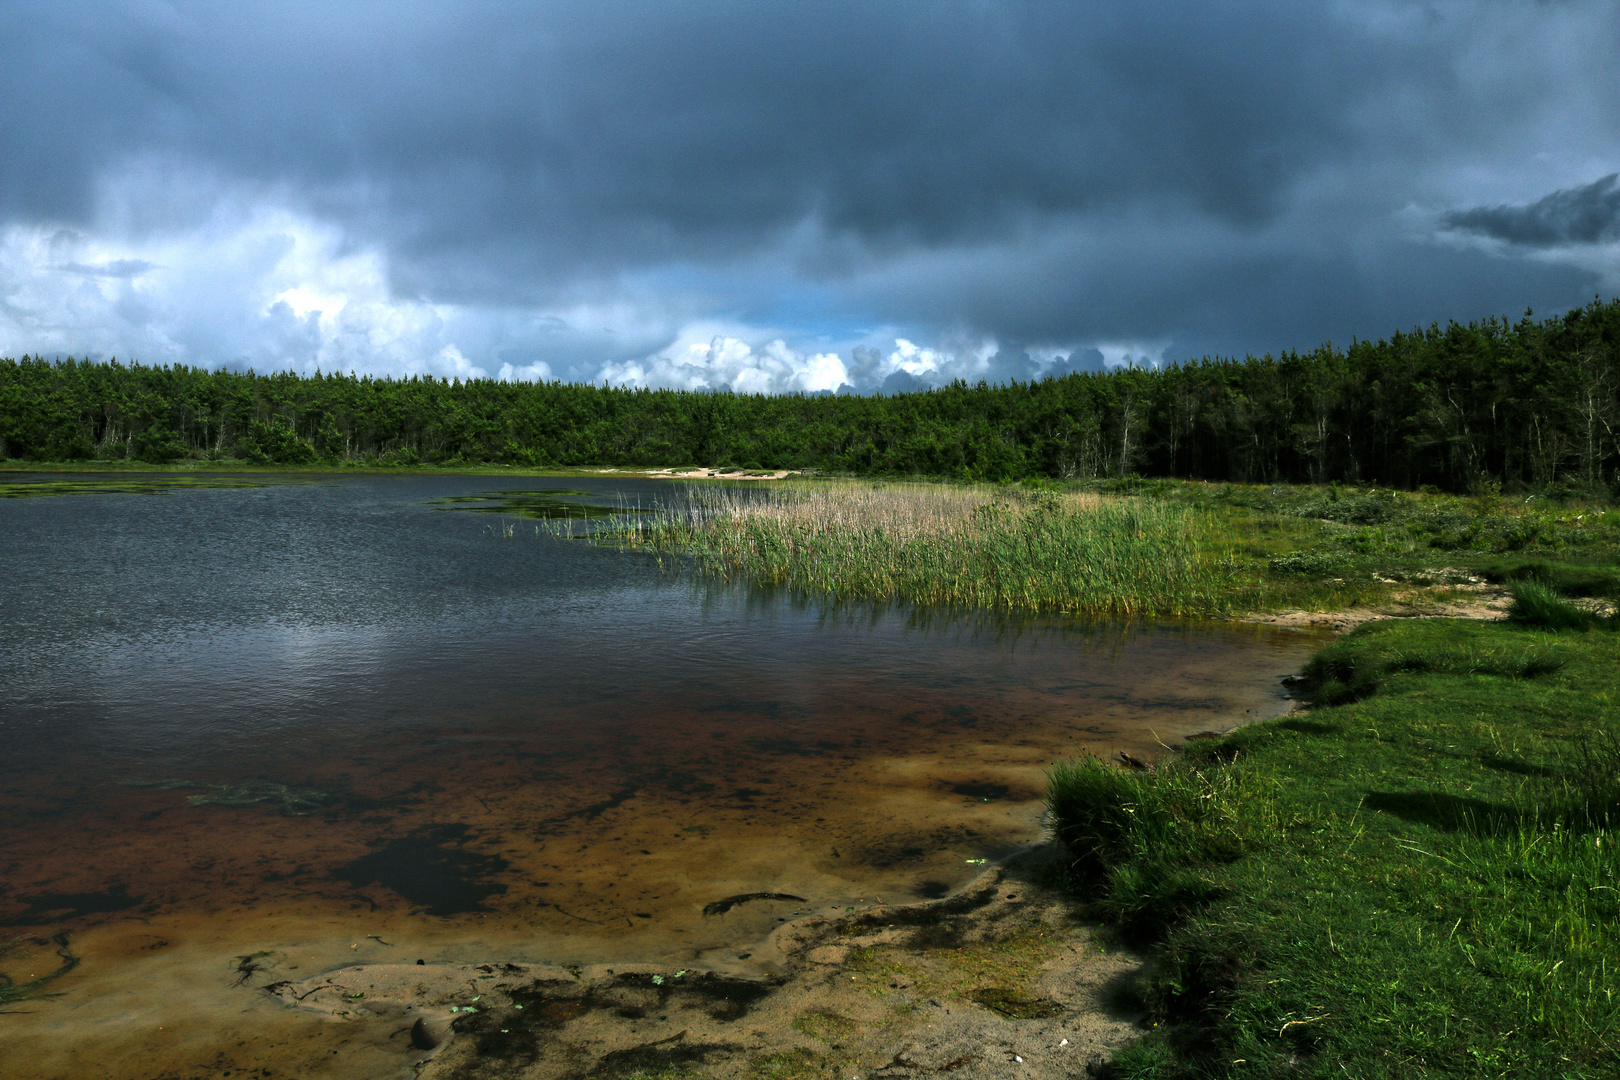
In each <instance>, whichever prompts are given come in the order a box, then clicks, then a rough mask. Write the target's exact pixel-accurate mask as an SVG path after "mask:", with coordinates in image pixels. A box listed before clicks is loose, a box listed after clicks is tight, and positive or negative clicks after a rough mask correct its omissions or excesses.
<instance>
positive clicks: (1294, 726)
mask: <svg viewBox="0 0 1620 1080" xmlns="http://www.w3.org/2000/svg"><path fill="white" fill-rule="evenodd" d="M1277 726H1278V727H1280V728H1282V729H1283V730H1284V731H1297V732H1299V734H1301V735H1337V734H1338V733H1339V732H1341V731H1343V730H1344V725H1343V724H1321V723H1317V722H1316V721H1314V720H1280V721H1278V722H1277Z"/></svg>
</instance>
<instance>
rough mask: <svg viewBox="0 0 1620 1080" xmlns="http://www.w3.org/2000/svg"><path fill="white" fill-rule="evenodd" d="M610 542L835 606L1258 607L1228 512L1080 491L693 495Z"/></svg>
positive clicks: (807, 488)
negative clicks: (1242, 570)
mask: <svg viewBox="0 0 1620 1080" xmlns="http://www.w3.org/2000/svg"><path fill="white" fill-rule="evenodd" d="M614 539H615V540H616V541H618V542H620V543H623V544H624V545H625V546H627V547H631V548H639V549H643V550H650V551H657V552H669V553H676V552H678V553H683V554H688V555H691V556H693V557H694V558H695V560H696V562H697V565H698V566H699V568H700V569H701V570H702V572H704V573H705V574H707V575H710V576H712V577H715V578H719V579H722V580H734V579H745V580H749V581H753V582H756V583H759V584H764V585H772V586H780V587H785V588H789V589H793V590H796V591H799V592H803V593H807V594H811V595H818V596H827V597H833V598H837V599H856V600H875V601H888V600H904V601H909V602H911V603H915V604H919V605H925V606H945V607H975V608H985V609H996V610H1005V611H1024V612H1032V611H1065V612H1076V613H1086V614H1107V615H1116V616H1147V615H1156V616H1197V615H1205V616H1207V615H1217V614H1224V613H1227V612H1229V611H1232V610H1234V608H1235V607H1236V606H1241V604H1242V603H1243V602H1244V599H1246V598H1245V597H1244V596H1243V591H1244V590H1243V589H1242V588H1241V583H1240V582H1238V581H1236V579H1235V577H1234V572H1233V569H1232V566H1231V564H1230V562H1229V560H1228V559H1227V556H1228V555H1229V554H1230V550H1231V547H1232V544H1233V542H1234V538H1233V537H1232V536H1231V535H1229V534H1228V532H1227V531H1226V530H1224V529H1223V528H1222V527H1221V524H1220V522H1219V521H1218V520H1217V519H1215V518H1213V517H1211V516H1210V515H1207V514H1203V513H1201V512H1199V511H1198V510H1196V509H1194V508H1189V507H1184V506H1176V505H1172V504H1168V503H1162V502H1155V501H1152V500H1146V499H1135V498H1128V497H1118V498H1104V497H1101V496H1098V495H1096V494H1091V493H1083V492H1056V491H1040V490H1036V491H1031V490H1028V489H1022V488H1015V487H996V486H989V485H944V484H922V483H901V482H894V483H862V482H835V483H829V482H811V483H788V484H782V485H779V486H772V487H770V488H766V489H763V490H760V489H750V490H738V489H736V488H732V487H720V486H713V485H701V486H691V487H688V488H685V489H683V490H682V491H681V492H680V493H679V494H678V495H677V497H676V498H675V499H673V500H672V501H671V502H670V504H669V505H667V506H666V507H665V512H664V513H663V514H661V515H658V516H656V517H653V516H649V517H645V518H636V519H635V520H631V521H628V522H627V524H626V526H625V527H624V528H623V529H622V530H620V531H619V532H617V533H616V534H615V536H614ZM1234 586H1239V587H1236V588H1235V587H1234Z"/></svg>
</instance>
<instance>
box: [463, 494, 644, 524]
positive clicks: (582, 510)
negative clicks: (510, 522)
mask: <svg viewBox="0 0 1620 1080" xmlns="http://www.w3.org/2000/svg"><path fill="white" fill-rule="evenodd" d="M592 494H593V493H592V492H588V491H574V490H571V489H568V488H540V489H537V490H532V491H481V492H478V493H476V494H473V495H447V496H445V497H443V498H439V499H434V500H433V505H434V506H435V508H436V509H439V510H462V511H466V512H468V513H473V514H502V515H505V516H508V517H517V518H528V519H530V520H534V521H556V520H569V519H574V520H584V519H590V518H604V517H614V516H617V515H622V514H626V513H637V512H639V511H635V510H626V509H625V508H623V507H617V506H599V505H597V504H594V503H584V502H578V501H576V499H577V497H578V496H582V495H583V496H586V497H589V496H591V495H592ZM566 496H572V498H569V497H566Z"/></svg>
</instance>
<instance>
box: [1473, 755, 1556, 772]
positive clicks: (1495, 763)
mask: <svg viewBox="0 0 1620 1080" xmlns="http://www.w3.org/2000/svg"><path fill="white" fill-rule="evenodd" d="M1479 763H1480V764H1481V765H1483V766H1485V767H1486V768H1487V769H1495V770H1496V771H1497V772H1507V773H1513V774H1514V775H1516V776H1535V777H1541V778H1547V777H1551V776H1556V775H1558V771H1557V770H1556V769H1549V768H1547V766H1545V765H1535V764H1532V763H1531V762H1528V761H1520V760H1519V759H1518V758H1510V757H1507V756H1505V755H1503V754H1492V753H1484V754H1481V755H1479Z"/></svg>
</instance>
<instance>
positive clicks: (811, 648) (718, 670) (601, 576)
mask: <svg viewBox="0 0 1620 1080" xmlns="http://www.w3.org/2000/svg"><path fill="white" fill-rule="evenodd" d="M13 479H16V478H15V477H14V478H13ZM297 479H299V480H302V481H305V482H297V483H287V484H277V485H271V486H265V487H247V488H243V487H226V488H212V489H210V488H188V489H184V490H177V491H174V492H171V493H167V494H87V495H64V496H60V497H49V498H33V499H17V500H6V501H4V502H0V538H3V539H0V581H4V582H5V586H4V589H3V591H0V627H4V633H3V637H0V662H3V670H4V679H3V682H0V867H3V868H4V876H3V878H0V940H5V939H7V938H9V937H11V936H13V935H16V936H19V937H22V938H25V939H26V941H25V942H24V943H23V945H22V946H20V947H19V948H18V949H16V950H14V951H13V952H12V954H10V955H9V956H7V957H0V971H4V972H6V973H8V974H10V975H11V976H12V977H13V978H17V979H19V980H21V979H22V978H25V977H27V976H28V975H32V974H35V972H34V971H33V970H32V969H33V968H35V967H40V966H42V965H45V966H48V965H49V964H50V963H51V962H52V960H51V958H50V957H49V956H48V955H47V954H48V953H50V952H53V951H55V950H56V948H57V945H55V944H52V945H49V946H47V945H45V944H42V943H45V942H48V941H49V940H50V938H51V935H55V934H61V933H64V932H65V933H66V934H67V937H66V938H65V939H63V940H65V941H66V942H68V946H67V947H68V948H69V950H70V951H73V952H74V955H76V956H80V957H82V961H83V962H82V963H80V964H79V966H78V967H77V968H75V969H74V970H73V971H72V972H70V973H69V974H67V975H66V976H64V977H63V978H62V979H60V980H58V982H57V983H55V984H53V986H52V989H53V990H56V991H62V992H63V996H62V997H60V998H52V999H34V1000H32V1001H30V1002H29V1003H28V1004H27V1009H26V1010H25V1011H22V1012H17V1013H13V1014H10V1015H0V1048H3V1047H4V1046H5V1045H6V1044H7V1042H8V1041H10V1040H19V1039H20V1040H24V1041H28V1040H32V1041H31V1042H30V1043H29V1045H32V1046H35V1047H37V1046H39V1045H41V1044H40V1042H39V1036H42V1035H43V1036H44V1037H45V1039H46V1042H47V1043H48V1044H49V1045H50V1046H51V1047H52V1051H53V1054H54V1056H51V1057H49V1059H48V1060H47V1058H45V1057H40V1056H38V1054H37V1052H35V1053H33V1054H32V1055H31V1058H30V1064H29V1065H28V1068H27V1070H26V1071H25V1072H20V1073H18V1072H16V1068H17V1062H18V1059H17V1058H16V1057H15V1055H6V1054H0V1074H4V1075H9V1074H12V1073H15V1074H17V1075H53V1074H56V1073H57V1072H59V1073H60V1074H61V1075H70V1074H72V1072H73V1070H74V1069H78V1068H82V1067H83V1062H84V1061H85V1060H86V1059H85V1058H84V1057H83V1056H80V1055H79V1052H78V1043H79V1041H80V1040H82V1039H84V1038H86V1037H87V1036H86V1034H85V1033H86V1032H87V1031H90V1030H92V1029H94V1030H95V1031H96V1032H97V1034H96V1036H95V1037H96V1039H98V1040H99V1042H98V1045H99V1046H100V1047H102V1051H101V1052H103V1053H114V1051H113V1050H111V1049H108V1048H109V1047H112V1046H114V1045H118V1046H125V1047H126V1049H125V1050H122V1051H117V1053H126V1054H128V1055H133V1056H130V1057H128V1058H127V1061H128V1062H130V1063H131V1064H129V1068H130V1069H131V1070H134V1069H136V1068H137V1067H139V1068H146V1067H148V1064H136V1063H152V1064H154V1065H155V1064H160V1063H164V1062H170V1063H172V1062H173V1061H177V1060H182V1059H183V1060H191V1059H192V1058H197V1059H198V1060H203V1059H205V1058H206V1056H207V1052H210V1051H209V1046H210V1043H209V1038H210V1036H209V1035H208V1034H207V1032H209V1031H213V1032H215V1037H217V1038H223V1035H219V1034H218V1033H219V1032H220V1031H221V1030H224V1029H228V1028H229V1024H230V1023H232V1022H234V1021H229V1020H228V1019H226V1017H227V1014H228V1015H230V1016H235V1015H237V1014H238V1013H240V1012H241V1011H242V1010H243V1009H248V1008H249V1006H248V1005H246V1004H244V1003H243V999H245V997H246V995H248V994H249V993H250V991H249V990H247V989H233V984H234V983H235V982H237V981H238V980H237V979H235V978H233V977H232V976H233V974H234V973H235V972H236V968H235V967H233V964H235V963H236V961H234V960H233V959H232V958H233V957H240V956H245V955H250V954H253V953H259V952H263V953H266V954H269V955H268V956H267V957H266V958H262V959H261V960H259V961H254V963H255V964H257V965H259V966H260V967H264V968H269V967H272V966H276V965H279V970H280V972H281V974H283V976H285V977H305V976H307V975H309V974H311V973H314V972H316V971H319V970H324V969H326V968H330V967H333V966H336V965H339V964H344V963H353V962H359V961H381V960H389V961H398V960H402V959H403V960H414V959H417V958H425V959H427V960H429V961H430V962H432V961H436V960H457V961H459V960H487V959H513V960H518V959H522V960H551V961H554V962H579V961H584V962H589V961H592V960H601V959H613V958H622V959H626V960H631V959H635V960H669V961H670V962H674V963H678V962H683V961H685V962H690V963H693V964H698V963H702V964H705V965H707V966H711V967H726V966H728V965H729V966H730V967H733V968H740V969H746V968H747V966H748V963H749V960H750V943H753V942H757V941H758V940H760V939H761V938H762V937H763V935H764V934H765V933H767V932H768V931H769V930H770V929H771V928H772V927H773V926H775V925H777V924H778V923H779V922H780V921H781V920H782V919H784V918H787V917H790V916H791V915H792V914H793V913H794V912H795V911H798V910H804V909H809V908H815V907H828V906H840V905H842V906H848V905H853V904H858V903H861V902H863V901H869V900H874V899H876V898H878V897H882V898H883V899H885V900H887V901H890V902H893V901H896V900H906V899H912V898H922V897H931V896H938V895H941V894H943V893H944V892H946V891H948V890H950V889H952V888H954V887H957V886H959V885H961V884H962V883H964V882H965V881H966V880H968V879H969V878H970V877H971V876H972V875H973V874H974V873H975V872H976V871H977V870H978V869H979V867H980V866H981V863H980V862H978V860H985V859H989V860H994V859H996V858H998V857H1000V856H1002V855H1005V854H1007V853H1009V852H1011V851H1013V850H1015V849H1017V848H1018V847H1020V846H1021V845H1024V844H1027V843H1029V842H1031V841H1032V840H1034V839H1036V838H1038V837H1039V834H1040V807H1039V801H1038V800H1039V795H1040V784H1041V772H1042V770H1043V769H1044V768H1045V767H1046V766H1048V765H1049V764H1050V763H1051V762H1052V761H1054V760H1057V759H1059V758H1062V757H1065V756H1069V755H1072V754H1074V753H1076V752H1077V751H1079V750H1081V749H1084V748H1091V749H1094V750H1096V751H1098V752H1101V753H1114V752H1117V751H1118V750H1121V749H1124V750H1129V751H1131V752H1133V753H1136V754H1138V755H1145V754H1150V753H1152V752H1154V751H1155V750H1157V749H1158V747H1159V745H1160V744H1161V743H1165V744H1169V743H1174V742H1176V741H1177V740H1178V739H1180V738H1182V737H1184V736H1185V735H1187V734H1190V733H1193V732H1196V731H1199V730H1204V729H1211V728H1215V729H1219V728H1225V727H1228V726H1230V725H1232V724H1233V723H1236V722H1240V721H1241V720H1242V719H1244V718H1245V717H1248V716H1256V715H1269V714H1272V713H1275V712H1277V711H1279V710H1280V709H1281V708H1282V707H1283V706H1284V704H1285V703H1284V702H1283V700H1282V698H1281V696H1280V694H1279V691H1278V688H1277V680H1278V678H1279V677H1280V676H1282V675H1284V674H1287V673H1289V672H1291V671H1294V670H1296V669H1297V668H1298V666H1299V664H1300V662H1301V661H1302V659H1303V658H1304V657H1305V656H1306V655H1307V654H1308V652H1309V651H1310V649H1311V648H1313V647H1314V645H1315V643H1316V641H1317V639H1316V637H1314V636H1313V635H1310V634H1306V633H1303V632H1300V631H1291V630H1275V629H1261V628H1254V627H1235V626H1229V625H1210V626H1192V625H1181V626H1137V627H1122V626H1112V625H1096V624H1082V623H1076V622H1074V621H1071V620H1058V619H1045V620H1020V621H1006V620H993V619H984V618H971V617H955V618H953V617H947V616H937V617H932V618H928V619H923V618H919V617H918V616H916V615H915V614H914V613H908V612H906V611H904V610H898V609H888V610H874V609H872V608H870V607H862V608H848V609H835V608H828V607H826V606H823V605H819V604H806V603H801V602H796V601H795V600H794V599H793V598H792V597H789V596H785V595H782V594H773V593H763V592H758V591H750V590H747V589H742V588H735V587H733V588H713V587H709V586H705V585H703V584H702V583H701V582H696V581H694V580H692V579H691V578H690V577H689V576H688V575H686V574H684V573H683V572H681V571H680V570H678V569H674V568H671V567H668V566H666V567H660V566H659V564H658V562H657V560H655V559H652V558H650V557H647V556H644V555H632V554H624V553H620V552H616V551H612V550H608V549H604V548H599V547H596V546H593V545H590V544H587V543H583V542H577V541H573V542H570V541H564V540H556V539H553V538H551V537H549V536H547V535H544V534H540V533H536V531H535V528H536V523H535V522H533V521H529V520H519V519H516V518H512V519H503V518H501V517H500V516H499V515H490V514H476V513H465V512H458V511H456V510H454V509H451V510H448V511H447V510H446V509H444V508H445V507H447V506H449V507H455V506H477V505H479V504H476V503H465V502H461V503H458V502H449V503H446V502H443V501H440V500H444V499H447V498H448V499H456V498H464V497H466V496H469V495H473V494H477V493H479V492H486V491H492V490H502V489H510V490H524V491H535V490H540V489H545V488H556V489H571V490H572V491H576V492H585V493H586V494H584V495H570V496H567V498H569V499H572V500H575V501H584V502H594V503H597V504H601V505H614V504H616V503H617V502H618V501H619V500H624V501H626V502H629V503H632V504H633V503H638V502H639V503H641V504H643V505H648V504H651V503H653V502H655V501H656V500H657V499H658V498H659V496H660V494H661V493H663V492H666V491H667V490H668V489H667V488H666V487H664V486H663V485H662V484H660V483H659V482H656V481H629V480H610V479H602V480H594V479H591V480H580V479H578V478H567V479H563V478H555V479H546V478H538V479H537V478H533V477H521V478H517V477H515V478H511V479H507V478H503V477H496V478H490V477H465V476H453V477H432V476H426V477H414V476H413V477H394V476H385V477H374V476H373V477H331V478H313V479H311V478H308V477H301V478H297ZM530 501H531V503H533V500H530ZM506 524H512V525H513V526H514V527H513V528H512V529H511V530H510V535H508V530H507V529H506V528H505V525H506ZM751 893H767V894H776V895H778V896H787V897H794V898H799V899H797V900H780V899H756V900H752V901H747V902H737V903H734V904H732V905H731V906H730V907H725V902H726V901H727V899H728V898H731V897H736V896H739V895H744V894H751ZM706 908H707V909H708V911H709V914H705V909H706ZM721 908H724V910H721ZM29 942H32V943H34V944H31V945H30V944H28V943H29ZM19 965H20V967H19ZM244 981H245V980H244ZM156 987H161V988H163V989H162V990H161V992H158V991H157V990H155V989H154V988H156ZM233 995H234V996H233ZM260 996H262V995H260ZM253 1000H254V1004H253V1005H252V1007H251V1009H250V1011H252V1010H261V1009H264V1008H266V1006H264V1005H263V1004H262V1003H260V1002H258V998H257V997H255V998H254V999H253ZM220 1002H225V1003H226V1004H225V1005H221V1004H220ZM177 1003H183V1008H182V1007H181V1005H180V1004H177ZM210 1010H214V1012H211V1011H210ZM221 1010H223V1011H221ZM215 1012H217V1015H215ZM255 1015H257V1014H255ZM185 1016H189V1017H191V1018H192V1019H193V1021H194V1026H196V1027H197V1031H196V1032H195V1033H194V1034H193V1035H192V1036H188V1039H189V1040H190V1041H187V1042H186V1043H185V1045H184V1047H182V1048H181V1049H176V1050H175V1051H174V1052H173V1054H172V1055H171V1056H170V1057H164V1056H163V1053H164V1052H163V1051H162V1050H161V1048H159V1049H153V1048H152V1033H153V1032H154V1031H155V1030H157V1029H158V1028H159V1027H160V1026H161V1027H162V1028H163V1029H164V1030H165V1031H167V1032H171V1033H172V1032H175V1031H179V1030H183V1029H185V1023H184V1020H183V1017H185ZM165 1017H167V1018H168V1021H169V1022H168V1023H167V1024H165V1023H164V1018H165ZM208 1017H212V1019H211V1020H208V1022H207V1023H204V1022H203V1021H204V1019H206V1018H208ZM254 1022H255V1023H256V1024H258V1025H261V1028H262V1027H263V1026H264V1025H268V1028H265V1030H270V1029H273V1030H274V1031H276V1032H281V1035H278V1036H277V1037H278V1038H280V1037H283V1036H285V1038H286V1039H290V1040H293V1041H296V1038H295V1037H294V1035H293V1034H288V1033H289V1032H292V1031H293V1030H294V1027H296V1025H293V1024H292V1021H290V1020H286V1019H285V1018H278V1017H277V1016H275V1015H273V1014H271V1013H265V1014H264V1015H262V1016H259V1017H258V1019H257V1020H255V1021H254ZM299 1022H300V1023H308V1021H302V1020H300V1021H299ZM120 1025H121V1026H120ZM222 1025H223V1028H222ZM289 1025H292V1026H289ZM310 1037H311V1038H313V1037H314V1036H310ZM217 1038H216V1041H217ZM120 1040H123V1041H122V1042H120ZM317 1041H318V1040H317ZM12 1045H14V1046H15V1045H21V1043H16V1042H13V1043H12ZM322 1046H324V1044H322ZM137 1048H139V1049H137ZM142 1054H146V1055H147V1056H146V1057H142V1056H141V1055H142ZM321 1054H322V1055H325V1050H324V1049H322V1050H321ZM152 1055H156V1056H152ZM187 1055H190V1056H189V1057H188V1056H187ZM198 1055H202V1056H201V1057H198ZM331 1056H334V1057H337V1058H339V1059H340V1060H348V1058H347V1057H345V1056H344V1055H343V1054H336V1055H331ZM120 1060H125V1059H120ZM208 1060H213V1059H208ZM311 1060H314V1059H313V1058H312V1059H311ZM321 1060H322V1069H323V1070H324V1071H325V1072H328V1073H331V1074H333V1075H338V1074H341V1069H338V1066H337V1065H335V1064H332V1063H328V1062H325V1058H324V1056H323V1057H322V1059H321ZM8 1063H9V1064H8ZM53 1070H54V1072H53ZM333 1070H337V1071H336V1072H334V1071H333ZM362 1071H363V1070H362ZM117 1074H118V1073H117V1071H116V1070H114V1071H112V1072H109V1073H108V1075H117ZM311 1075H314V1073H311Z"/></svg>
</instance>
